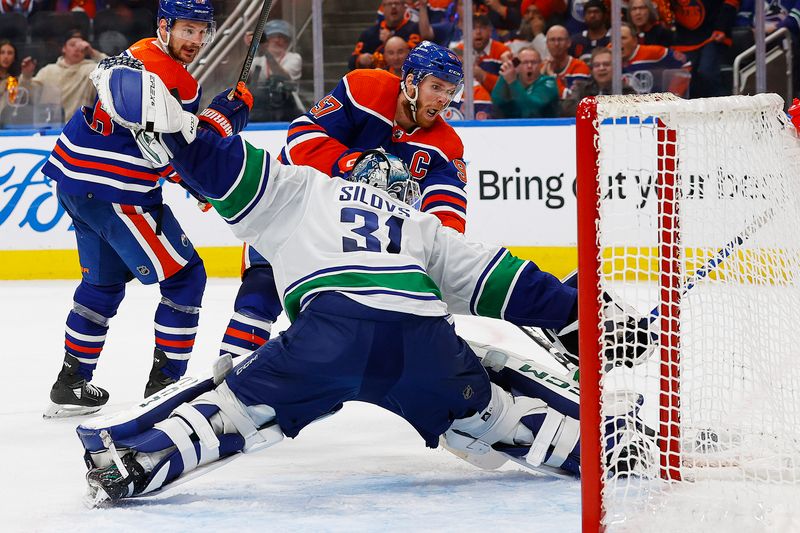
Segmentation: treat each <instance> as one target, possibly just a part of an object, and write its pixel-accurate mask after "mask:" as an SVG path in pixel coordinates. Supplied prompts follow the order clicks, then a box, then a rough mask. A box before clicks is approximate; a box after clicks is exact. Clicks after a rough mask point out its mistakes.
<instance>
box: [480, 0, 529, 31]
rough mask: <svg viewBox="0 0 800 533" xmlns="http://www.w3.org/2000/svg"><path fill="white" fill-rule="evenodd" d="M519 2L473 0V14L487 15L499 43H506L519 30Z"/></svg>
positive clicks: (520, 18)
mask: <svg viewBox="0 0 800 533" xmlns="http://www.w3.org/2000/svg"><path fill="white" fill-rule="evenodd" d="M519 3H520V0H473V5H474V6H475V14H478V15H488V17H489V21H490V23H491V24H492V27H493V28H494V29H495V31H496V32H497V37H498V39H499V40H500V41H508V40H510V39H511V37H513V32H515V31H517V28H519V25H520V22H521V21H522V17H521V16H520V11H519V7H520V6H519Z"/></svg>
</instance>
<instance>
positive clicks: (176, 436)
mask: <svg viewBox="0 0 800 533" xmlns="http://www.w3.org/2000/svg"><path fill="white" fill-rule="evenodd" d="M153 427H154V428H156V429H159V430H161V431H163V432H164V433H166V435H167V437H169V438H170V440H172V442H173V443H174V444H175V446H176V447H177V448H178V452H180V454H181V459H183V471H184V472H189V471H191V470H194V469H195V468H197V453H195V450H194V444H193V443H192V440H191V439H190V438H189V435H190V434H191V433H192V431H191V428H189V427H188V425H187V424H186V422H184V421H182V420H180V419H178V418H174V417H171V418H167V419H166V420H162V421H161V422H158V423H157V424H155V425H154V426H153Z"/></svg>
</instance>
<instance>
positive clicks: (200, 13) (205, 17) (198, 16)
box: [158, 0, 217, 44]
mask: <svg viewBox="0 0 800 533" xmlns="http://www.w3.org/2000/svg"><path fill="white" fill-rule="evenodd" d="M161 19H166V20H167V28H172V25H173V24H174V23H175V21H176V20H192V21H196V22H205V23H206V24H208V30H209V31H208V33H207V34H206V37H205V38H204V39H203V43H204V44H208V43H210V42H211V41H212V40H213V39H214V32H216V29H217V25H216V22H214V6H213V5H212V4H211V0H160V1H159V3H158V20H161Z"/></svg>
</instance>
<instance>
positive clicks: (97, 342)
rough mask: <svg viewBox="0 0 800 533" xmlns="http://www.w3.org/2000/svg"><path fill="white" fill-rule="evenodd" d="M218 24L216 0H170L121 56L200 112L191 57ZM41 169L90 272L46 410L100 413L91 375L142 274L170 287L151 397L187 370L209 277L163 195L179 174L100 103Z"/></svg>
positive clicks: (220, 125)
mask: <svg viewBox="0 0 800 533" xmlns="http://www.w3.org/2000/svg"><path fill="white" fill-rule="evenodd" d="M214 27H215V26H214V11H213V8H212V6H211V2H210V0H161V2H160V5H159V13H158V29H157V34H156V36H155V37H151V38H148V39H143V40H141V41H139V42H137V43H135V44H134V45H133V46H131V47H130V48H129V49H128V50H126V51H125V52H124V53H123V56H122V57H118V58H115V60H117V61H120V62H124V61H136V60H139V61H141V62H142V63H143V64H144V67H145V68H146V69H147V70H148V71H150V72H153V73H155V74H156V75H158V77H159V78H161V80H162V81H163V82H164V83H165V85H166V86H167V88H168V89H169V90H170V92H171V93H173V94H175V95H177V97H178V99H179V100H180V102H181V105H182V107H183V109H184V110H186V111H189V112H191V113H196V112H197V110H198V107H199V103H200V89H199V87H198V84H197V81H196V80H195V79H194V78H192V76H191V75H190V74H189V73H188V72H187V70H186V65H188V64H189V63H191V62H192V61H194V60H195V58H196V57H197V54H198V53H199V52H200V49H201V48H202V47H203V46H204V45H205V44H207V43H209V42H210V41H211V40H212V39H213V35H214ZM125 56H127V57H125ZM215 105H225V104H224V103H220V102H215V103H212V104H211V106H210V109H207V110H206V111H204V115H203V116H201V119H202V120H205V121H207V122H209V124H211V125H212V126H213V127H215V128H216V129H218V130H220V131H223V132H224V130H225V128H226V120H227V119H225V118H224V114H220V113H218V112H217V111H215V109H214V106H215ZM153 120H155V118H153ZM227 127H228V128H229V125H227ZM42 173H43V174H44V175H46V176H47V177H49V178H51V179H52V180H54V181H55V182H57V184H58V187H57V194H58V199H59V202H60V204H61V205H62V206H63V207H64V209H65V210H66V211H67V213H68V214H69V215H70V217H71V218H72V221H73V226H74V227H75V234H76V240H77V243H78V254H79V257H80V263H81V265H80V266H81V272H82V276H83V277H82V280H81V283H80V284H79V286H78V288H77V290H76V291H75V295H74V297H73V305H72V306H71V310H70V312H69V315H68V317H67V321H66V328H65V339H64V349H65V352H66V355H65V358H64V363H63V366H62V369H61V371H60V372H59V374H58V378H57V380H56V382H55V383H54V385H53V387H52V390H51V392H50V399H51V401H52V405H51V406H50V407H49V408H48V410H47V411H46V412H45V417H60V416H71V415H80V414H86V413H91V412H94V411H97V410H98V409H100V407H101V406H103V405H104V404H105V403H106V402H107V401H108V398H109V394H108V392H106V391H105V390H104V389H101V388H100V387H96V386H95V385H93V384H91V383H90V382H91V380H92V375H93V372H94V370H95V367H96V365H97V362H98V359H99V357H100V354H101V352H102V350H103V346H104V344H105V339H106V333H107V331H108V327H109V322H110V320H111V318H112V317H114V315H115V314H116V313H117V309H118V307H119V305H120V303H121V301H122V299H123V297H124V295H125V285H126V283H127V282H128V281H130V280H132V279H133V278H134V277H135V278H137V279H139V281H140V282H142V283H144V284H153V283H158V285H159V288H160V292H161V300H160V302H159V304H158V306H157V308H156V312H155V318H154V323H155V335H154V340H155V342H154V345H155V346H154V355H153V367H152V370H151V372H150V375H149V377H148V378H147V380H146V381H147V383H146V385H145V387H143V388H144V392H145V396H148V395H150V394H151V393H153V392H156V391H158V390H160V389H162V388H163V387H165V386H166V385H168V384H170V383H174V382H175V381H176V380H178V379H179V378H180V377H181V376H182V375H183V373H184V372H185V371H186V367H187V364H188V359H189V356H190V355H191V352H192V348H193V345H194V340H195V335H196V332H197V324H198V313H199V311H200V303H201V300H202V295H203V291H204V289H205V284H206V273H205V268H204V266H203V261H202V260H201V259H200V256H199V255H198V254H197V252H196V251H195V249H194V246H193V245H192V243H191V241H190V240H189V239H188V238H187V237H186V233H185V232H184V231H183V229H182V228H181V226H180V224H179V223H178V221H177V220H176V219H175V216H174V215H173V213H172V211H171V210H170V208H169V207H168V206H167V205H165V204H164V203H163V201H162V197H161V187H160V185H159V183H160V179H161V178H164V177H166V178H168V179H171V180H173V181H178V180H179V178H178V177H177V176H176V174H175V173H174V171H173V170H172V167H171V166H170V165H169V164H168V162H167V161H164V163H163V165H155V164H152V163H151V162H150V161H147V160H145V159H142V157H141V152H140V150H139V147H138V146H137V141H136V140H135V139H134V137H133V136H132V135H131V134H130V132H129V131H127V130H126V129H124V128H121V127H119V126H118V125H114V123H113V122H112V121H111V120H110V118H109V116H108V114H107V113H106V112H105V111H104V110H103V109H102V107H101V106H100V104H99V102H98V103H96V104H95V105H94V107H84V108H82V109H80V110H78V111H77V112H76V113H75V115H73V117H72V118H71V120H70V121H69V122H68V123H67V124H66V125H65V127H64V130H63V132H62V134H61V136H60V137H59V139H58V141H57V142H56V147H55V149H54V150H53V152H52V153H51V155H50V157H49V159H48V161H47V162H46V164H45V165H44V167H43V168H42ZM190 192H191V191H190ZM143 381H145V380H144V379H143Z"/></svg>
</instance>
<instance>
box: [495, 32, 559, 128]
mask: <svg viewBox="0 0 800 533" xmlns="http://www.w3.org/2000/svg"><path fill="white" fill-rule="evenodd" d="M541 63H542V58H541V56H540V55H539V52H537V51H536V49H535V48H533V47H532V46H529V47H526V48H522V49H521V50H520V51H519V53H518V54H517V55H516V56H515V57H514V58H511V59H506V60H505V61H503V64H502V65H501V66H500V78H499V79H498V81H497V85H495V87H494V90H492V104H493V105H494V110H495V114H497V115H499V116H500V117H502V118H545V117H555V116H557V115H558V86H557V84H556V79H555V78H554V77H553V76H549V75H546V74H542V73H541V70H540V67H541Z"/></svg>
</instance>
